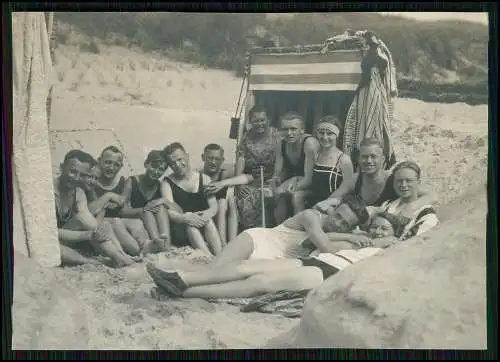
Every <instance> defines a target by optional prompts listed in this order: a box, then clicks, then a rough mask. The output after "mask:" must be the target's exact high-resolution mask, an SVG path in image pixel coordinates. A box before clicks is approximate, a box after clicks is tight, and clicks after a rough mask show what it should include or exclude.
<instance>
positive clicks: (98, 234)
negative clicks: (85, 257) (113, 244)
mask: <svg viewBox="0 0 500 362" xmlns="http://www.w3.org/2000/svg"><path fill="white" fill-rule="evenodd" d="M110 236H111V226H110V225H109V224H108V223H102V222H101V223H100V224H99V225H98V226H97V228H95V229H94V231H93V232H92V240H93V241H97V242H99V243H103V242H105V241H108V240H109V239H110Z"/></svg>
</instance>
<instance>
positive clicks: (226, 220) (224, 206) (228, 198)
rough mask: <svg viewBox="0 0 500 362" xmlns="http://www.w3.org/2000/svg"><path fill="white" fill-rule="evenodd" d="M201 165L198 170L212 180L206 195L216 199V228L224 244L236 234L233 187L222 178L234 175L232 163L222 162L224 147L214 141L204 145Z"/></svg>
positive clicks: (236, 221)
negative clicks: (227, 184) (225, 183)
mask: <svg viewBox="0 0 500 362" xmlns="http://www.w3.org/2000/svg"><path fill="white" fill-rule="evenodd" d="M201 159H202V160H203V167H202V168H201V169H200V170H198V171H199V172H203V173H204V174H205V175H208V176H210V178H211V180H212V182H211V183H210V184H208V185H207V186H206V187H205V192H206V194H207V195H213V196H215V198H216V199H217V204H218V207H219V209H218V212H217V215H216V222H217V229H218V230H219V235H220V238H221V241H222V245H223V246H224V245H226V244H227V241H228V240H232V239H234V238H235V237H236V235H237V234H238V214H237V210H236V200H235V199H234V187H232V186H226V185H224V180H225V179H228V178H230V177H233V176H234V165H228V164H224V149H223V148H222V147H221V146H220V145H218V144H215V143H210V144H208V145H206V146H205V148H204V150H203V154H202V155H201Z"/></svg>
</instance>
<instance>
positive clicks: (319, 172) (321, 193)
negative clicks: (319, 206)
mask: <svg viewBox="0 0 500 362" xmlns="http://www.w3.org/2000/svg"><path fill="white" fill-rule="evenodd" d="M342 156H344V154H343V153H341V154H340V156H339V157H338V159H337V162H336V163H335V165H334V166H333V167H332V166H326V165H320V164H318V163H316V164H315V165H314V168H313V175H312V188H311V189H312V195H311V202H312V203H313V204H316V203H318V202H320V201H323V200H326V199H327V198H329V197H330V195H331V194H332V193H333V192H335V190H337V189H338V188H339V187H340V185H341V184H342V181H343V179H344V174H343V172H342V170H341V169H340V167H339V163H340V160H341V159H342Z"/></svg>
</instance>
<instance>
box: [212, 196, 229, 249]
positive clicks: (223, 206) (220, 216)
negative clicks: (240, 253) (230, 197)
mask: <svg viewBox="0 0 500 362" xmlns="http://www.w3.org/2000/svg"><path fill="white" fill-rule="evenodd" d="M217 203H218V205H219V210H218V211H217V216H216V217H215V218H216V220H217V230H219V235H220V240H221V243H222V245H223V246H225V245H226V244H227V225H226V221H227V216H228V215H227V209H228V205H227V200H226V199H220V200H217Z"/></svg>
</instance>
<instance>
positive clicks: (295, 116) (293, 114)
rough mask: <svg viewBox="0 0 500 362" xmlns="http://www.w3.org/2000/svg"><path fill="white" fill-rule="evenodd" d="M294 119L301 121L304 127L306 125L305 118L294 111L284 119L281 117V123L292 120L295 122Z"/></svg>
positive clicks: (284, 116)
mask: <svg viewBox="0 0 500 362" xmlns="http://www.w3.org/2000/svg"><path fill="white" fill-rule="evenodd" d="M294 119H298V120H299V121H300V123H301V124H302V125H304V117H302V116H301V115H300V114H298V113H297V112H293V111H290V112H286V113H285V114H284V115H283V117H281V121H282V122H283V121H291V120H294Z"/></svg>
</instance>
